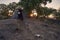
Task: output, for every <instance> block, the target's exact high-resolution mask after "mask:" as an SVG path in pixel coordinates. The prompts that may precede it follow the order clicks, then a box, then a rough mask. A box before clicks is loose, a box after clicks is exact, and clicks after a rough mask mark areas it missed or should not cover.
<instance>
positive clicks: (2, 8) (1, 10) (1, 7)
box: [0, 4, 8, 18]
mask: <svg viewBox="0 0 60 40" xmlns="http://www.w3.org/2000/svg"><path fill="white" fill-rule="evenodd" d="M7 16H8V7H7V5H5V4H0V17H1V18H7Z"/></svg>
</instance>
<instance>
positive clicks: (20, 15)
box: [12, 8, 23, 20]
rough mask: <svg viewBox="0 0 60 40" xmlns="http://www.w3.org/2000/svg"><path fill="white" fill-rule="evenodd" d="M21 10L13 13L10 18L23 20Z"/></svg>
mask: <svg viewBox="0 0 60 40" xmlns="http://www.w3.org/2000/svg"><path fill="white" fill-rule="evenodd" d="M22 13H23V10H22V9H21V8H19V9H17V10H15V11H14V13H13V16H12V18H13V19H21V20H23V14H22Z"/></svg>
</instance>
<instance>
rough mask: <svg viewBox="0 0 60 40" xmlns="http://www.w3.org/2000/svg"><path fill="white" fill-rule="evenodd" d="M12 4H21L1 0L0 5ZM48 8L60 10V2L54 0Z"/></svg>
mask: <svg viewBox="0 0 60 40" xmlns="http://www.w3.org/2000/svg"><path fill="white" fill-rule="evenodd" d="M12 2H19V0H0V4H2V3H4V4H9V3H12ZM46 6H47V7H49V8H55V9H58V8H60V0H52V2H51V3H48V4H47V5H46Z"/></svg>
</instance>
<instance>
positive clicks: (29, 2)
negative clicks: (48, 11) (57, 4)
mask: <svg viewBox="0 0 60 40" xmlns="http://www.w3.org/2000/svg"><path fill="white" fill-rule="evenodd" d="M47 2H49V3H51V2H52V0H21V2H20V4H21V5H22V6H23V7H24V10H25V11H26V12H27V13H30V12H31V11H32V10H33V9H37V8H39V7H40V6H39V5H41V4H44V5H46V4H47Z"/></svg>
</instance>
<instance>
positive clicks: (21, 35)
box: [0, 19, 60, 40]
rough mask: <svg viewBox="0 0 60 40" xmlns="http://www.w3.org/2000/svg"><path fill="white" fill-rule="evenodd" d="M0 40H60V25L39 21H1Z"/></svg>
mask: <svg viewBox="0 0 60 40" xmlns="http://www.w3.org/2000/svg"><path fill="white" fill-rule="evenodd" d="M36 34H37V35H39V36H37V35H36ZM0 40H60V25H57V24H48V23H46V22H43V21H40V20H37V19H36V20H35V19H26V20H24V21H21V20H17V19H6V20H0Z"/></svg>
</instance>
